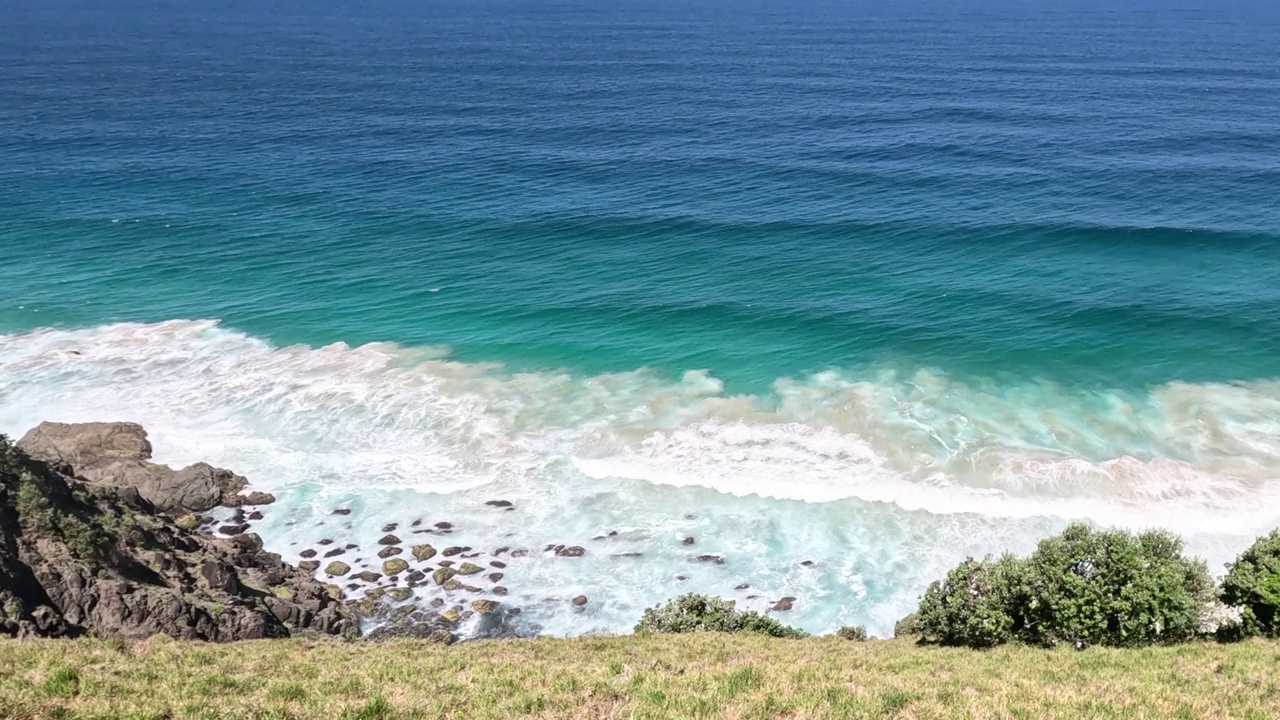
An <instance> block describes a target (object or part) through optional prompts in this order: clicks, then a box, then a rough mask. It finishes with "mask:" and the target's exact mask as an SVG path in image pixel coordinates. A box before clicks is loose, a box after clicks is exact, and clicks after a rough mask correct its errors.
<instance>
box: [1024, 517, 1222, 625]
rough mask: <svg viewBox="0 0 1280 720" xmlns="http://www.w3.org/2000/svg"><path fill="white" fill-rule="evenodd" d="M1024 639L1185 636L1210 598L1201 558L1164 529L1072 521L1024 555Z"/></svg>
mask: <svg viewBox="0 0 1280 720" xmlns="http://www.w3.org/2000/svg"><path fill="white" fill-rule="evenodd" d="M1023 580H1024V582H1025V586H1024V588H1023V589H1022V590H1021V591H1020V592H1021V593H1023V594H1024V595H1025V598H1026V603H1025V605H1024V606H1023V607H1022V608H1021V610H1022V614H1023V617H1022V618H1021V619H1020V624H1021V625H1022V628H1021V633H1022V638H1023V639H1024V640H1026V641H1027V642H1032V643H1038V644H1045V645H1051V644H1054V643H1058V642H1068V643H1073V644H1075V645H1076V646H1077V647H1084V646H1088V645H1109V646H1113V647H1136V646H1141V645H1151V644H1156V643H1174V642H1183V641H1186V640H1190V639H1192V638H1194V637H1196V635H1197V634H1198V631H1199V626H1200V618H1201V614H1202V613H1203V611H1204V608H1205V606H1206V605H1207V604H1208V603H1209V602H1210V601H1211V600H1212V598H1213V580H1212V578H1211V577H1210V576H1209V569H1208V567H1206V565H1205V564H1204V562H1203V561H1202V560H1199V559H1195V558H1187V557H1184V556H1183V554H1182V540H1181V539H1179V538H1178V537H1177V536H1176V535H1173V534H1172V533H1169V532H1167V531H1164V530H1151V531H1147V532H1144V533H1141V534H1139V535H1134V534H1132V533H1129V532H1125V531H1123V530H1101V531H1099V530H1093V529H1092V528H1090V527H1088V526H1087V525H1082V524H1074V525H1071V526H1070V527H1068V528H1067V529H1066V530H1064V531H1063V532H1062V534H1060V535H1057V536H1055V537H1051V538H1047V539H1045V540H1042V541H1040V544H1039V545H1038V546H1037V547H1036V551H1035V552H1034V553H1032V554H1031V557H1029V558H1027V560H1026V567H1025V574H1024V577H1023Z"/></svg>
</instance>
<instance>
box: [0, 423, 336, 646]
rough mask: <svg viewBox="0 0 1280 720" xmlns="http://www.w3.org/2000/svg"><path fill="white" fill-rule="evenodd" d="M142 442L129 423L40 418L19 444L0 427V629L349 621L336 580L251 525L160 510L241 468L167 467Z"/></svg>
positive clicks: (225, 627) (215, 630)
mask: <svg viewBox="0 0 1280 720" xmlns="http://www.w3.org/2000/svg"><path fill="white" fill-rule="evenodd" d="M150 452H151V448H150V445H149V444H148V443H147V442H146V434H145V432H143V431H142V429H141V428H140V427H138V426H136V425H132V424H128V423H117V424H105V423H97V424H93V425H88V426H76V425H55V424H50V423H46V424H44V425H42V426H40V428H37V429H36V430H34V431H32V432H31V433H28V434H27V436H26V437H25V438H24V439H23V441H22V443H21V444H20V445H19V446H18V447H15V446H13V445H12V444H10V443H9V442H8V441H7V440H5V439H3V438H0V634H5V635H15V636H20V637H21V636H29V635H32V636H49V637H74V636H78V635H84V634H93V635H95V636H97V637H102V638H111V639H122V640H132V639H142V638H146V637H149V636H151V635H153V634H157V633H162V634H165V635H169V636H172V637H175V638H179V639H190V640H196V639H198V640H212V641H230V640H245V639H252V638H270V637H285V636H288V635H290V634H292V633H296V632H315V633H324V634H334V635H354V634H356V633H357V632H358V624H357V621H356V618H355V616H354V615H353V613H352V612H351V611H350V609H348V608H347V607H346V606H345V605H344V604H343V603H342V598H341V592H340V590H339V589H338V588H336V587H334V586H331V585H325V584H323V583H321V582H319V581H317V580H316V579H315V578H314V577H312V576H311V574H310V573H308V572H303V571H300V570H299V569H297V568H294V567H292V566H290V565H288V564H286V563H284V562H281V559H280V556H278V555H275V554H273V553H269V552H266V551H264V550H263V547H262V541H261V539H260V538H259V537H258V536H257V535H255V534H252V533H245V534H239V535H237V536H235V537H232V538H230V539H219V538H214V537H210V536H208V535H204V534H201V533H198V532H196V531H194V530H193V529H192V528H191V527H190V523H189V522H186V523H183V524H182V525H180V524H178V523H177V522H175V521H174V520H172V519H170V518H169V517H168V516H167V515H166V514H164V513H163V512H160V511H161V509H163V510H164V511H165V512H177V511H200V510H207V509H209V507H212V504H216V503H218V502H225V501H228V500H231V501H234V500H235V499H236V498H237V497H238V495H237V493H239V491H240V490H242V489H243V487H244V480H243V478H240V477H239V476H236V475H234V474H233V473H229V472H227V471H225V470H218V469H216V468H212V467H209V466H206V465H196V466H192V467H190V468H186V469H184V470H180V471H174V470H171V469H169V468H165V467H164V466H159V465H155V464H153V463H150V461H149V457H150ZM33 456H38V458H39V459H37V457H33ZM45 460H47V461H48V462H46V461H45ZM211 503H212V504H211ZM313 562H315V561H313ZM317 565H318V563H317Z"/></svg>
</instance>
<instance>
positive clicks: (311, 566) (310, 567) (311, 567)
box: [298, 560, 320, 573]
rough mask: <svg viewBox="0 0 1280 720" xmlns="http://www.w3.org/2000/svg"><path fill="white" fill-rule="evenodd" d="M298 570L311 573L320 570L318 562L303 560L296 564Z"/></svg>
mask: <svg viewBox="0 0 1280 720" xmlns="http://www.w3.org/2000/svg"><path fill="white" fill-rule="evenodd" d="M298 569H299V570H302V571H303V572H309V573H313V572H315V571H317V570H319V569H320V561H319V560H303V561H302V562H300V563H298Z"/></svg>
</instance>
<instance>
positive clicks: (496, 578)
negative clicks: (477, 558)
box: [485, 573, 503, 582]
mask: <svg viewBox="0 0 1280 720" xmlns="http://www.w3.org/2000/svg"><path fill="white" fill-rule="evenodd" d="M485 577H487V578H489V582H502V578H503V575H502V573H489V574H488V575H486V576H485Z"/></svg>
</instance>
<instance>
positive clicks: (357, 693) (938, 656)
mask: <svg viewBox="0 0 1280 720" xmlns="http://www.w3.org/2000/svg"><path fill="white" fill-rule="evenodd" d="M1276 668H1280V643H1276V642H1270V641H1262V640H1255V641H1250V642H1245V643H1240V644H1237V645H1214V644H1207V643H1206V644H1190V645H1179V646H1174V647H1158V648H1147V649H1141V650H1113V649H1103V648H1095V649H1090V650H1087V651H1084V652H1076V651H1073V650H1069V649H1065V648H1064V649H1058V650H1043V649H1038V648H1028V647H1018V646H1005V647H1000V648H996V649H994V650H990V651H985V652H979V651H974V650H964V649H956V648H938V647H917V646H916V645H914V644H912V643H911V642H908V641H903V640H893V641H871V642H858V643H851V642H848V641H845V640H840V639H838V638H835V637H824V638H810V639H805V640H781V639H775V638H768V637H761V636H750V635H725V634H704V633H695V634H689V635H650V636H643V635H640V636H624V637H609V638H603V637H590V638H577V639H572V640H557V639H550V638H545V639H539V640H505V641H486V642H475V643H465V644H463V645H457V646H453V647H442V646H439V645H436V644H432V643H427V642H417V641H412V640H404V641H395V642H385V643H370V642H354V643H343V642H340V641H331V640H303V639H293V640H268V641H260V642H246V643H236V644H230V645H205V644H191V643H178V642H174V641H172V640H167V639H162V638H155V639H152V640H150V641H147V642H144V643H139V644H136V645H128V644H124V643H109V642H101V641H93V640H78V641H65V640H64V641H56V640H24V641H13V640H5V641H0V718H4V719H10V718H12V719H13V720H25V719H34V718H50V719H53V718H77V719H85V718H97V719H102V720H105V719H106V718H112V719H116V718H119V719H123V720H142V719H144V718H166V719H168V720H178V719H181V718H191V719H193V720H224V719H225V720H230V719H232V718H235V719H237V720H239V719H241V718H246V719H257V720H290V719H300V718H323V719H325V720H328V719H330V718H339V719H345V720H399V719H401V718H423V719H430V720H435V719H436V718H466V719H467V720H471V719H473V718H573V719H581V720H588V719H590V720H595V719H597V718H627V719H631V718H636V719H643V718H653V719H655V720H657V719H666V718H741V719H744V720H746V719H752V720H755V719H761V720H763V719H765V718H791V719H808V718H832V719H834V718H875V719H881V718H884V719H887V718H903V719H904V720H905V719H922V718H981V719H986V718H991V719H996V718H1000V719H1004V718H1027V719H1028V720H1042V719H1045V718H1063V719H1066V718H1071V719H1072V720H1074V719H1075V718H1124V719H1126V720H1127V719H1128V718H1162V719H1163V718H1186V719H1191V718H1241V719H1245V720H1252V719H1255V718H1256V719H1258V720H1261V719H1264V718H1276V717H1280V673H1277V672H1276Z"/></svg>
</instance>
